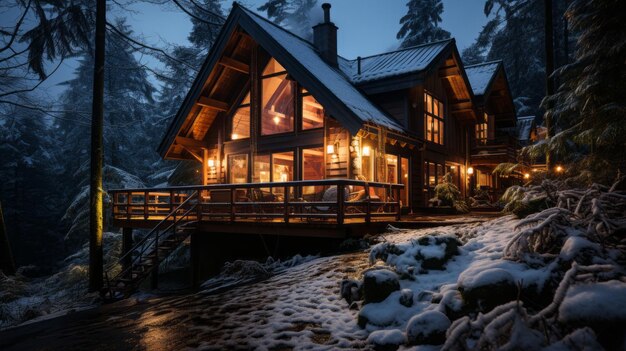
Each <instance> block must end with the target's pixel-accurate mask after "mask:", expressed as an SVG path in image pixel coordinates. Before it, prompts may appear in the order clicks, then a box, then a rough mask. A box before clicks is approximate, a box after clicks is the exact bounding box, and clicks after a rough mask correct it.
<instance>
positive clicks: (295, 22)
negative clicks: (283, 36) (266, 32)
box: [258, 0, 317, 39]
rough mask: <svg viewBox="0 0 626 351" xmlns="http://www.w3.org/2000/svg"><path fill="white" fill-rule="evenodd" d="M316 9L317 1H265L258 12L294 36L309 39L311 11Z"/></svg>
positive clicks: (310, 35)
mask: <svg viewBox="0 0 626 351" xmlns="http://www.w3.org/2000/svg"><path fill="white" fill-rule="evenodd" d="M316 7H317V0H267V1H266V2H265V3H264V4H263V5H261V6H259V8H258V10H259V11H263V12H266V13H267V18H269V19H270V20H271V21H273V22H274V23H276V24H278V25H280V26H283V27H285V28H287V29H288V30H290V31H292V32H294V33H295V34H297V35H299V36H301V37H303V38H305V39H311V37H312V35H313V32H312V30H311V28H312V27H313V26H314V25H316V24H317V23H311V16H310V14H311V11H312V10H313V9H314V8H316Z"/></svg>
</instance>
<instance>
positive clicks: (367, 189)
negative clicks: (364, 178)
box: [364, 183, 372, 224]
mask: <svg viewBox="0 0 626 351" xmlns="http://www.w3.org/2000/svg"><path fill="white" fill-rule="evenodd" d="M364 189H365V198H366V199H367V203H366V204H365V223H367V224H369V223H370V222H371V221H372V197H371V196H370V185H369V184H368V183H365V188H364Z"/></svg>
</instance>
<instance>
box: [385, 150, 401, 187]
mask: <svg viewBox="0 0 626 351" xmlns="http://www.w3.org/2000/svg"><path fill="white" fill-rule="evenodd" d="M386 157H387V183H397V182H398V157H397V156H396V155H390V154H387V155H386Z"/></svg>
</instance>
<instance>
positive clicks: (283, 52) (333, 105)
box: [158, 3, 407, 157]
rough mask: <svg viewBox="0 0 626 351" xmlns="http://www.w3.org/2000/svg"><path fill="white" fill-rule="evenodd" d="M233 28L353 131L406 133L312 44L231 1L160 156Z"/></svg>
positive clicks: (199, 90) (171, 139) (171, 126)
mask: <svg viewBox="0 0 626 351" xmlns="http://www.w3.org/2000/svg"><path fill="white" fill-rule="evenodd" d="M237 28H241V29H242V30H243V31H245V32H246V33H247V35H249V36H250V37H252V39H253V40H254V41H256V42H257V43H258V44H259V45H260V46H261V47H263V49H265V50H266V51H267V52H268V53H269V54H270V55H271V56H272V57H274V58H275V59H276V60H277V61H278V62H279V63H280V64H281V65H282V66H283V67H285V69H287V71H288V72H289V74H290V75H291V76H292V77H293V78H294V79H295V80H296V81H298V82H299V83H300V84H302V85H304V87H305V88H307V90H309V91H310V92H311V93H312V94H313V95H314V96H315V98H316V99H317V100H318V101H319V102H320V103H321V104H322V105H323V106H324V107H325V109H326V110H327V112H328V113H329V114H330V115H332V116H333V117H334V118H335V119H337V121H339V123H341V124H342V125H343V126H344V127H345V128H346V129H348V130H349V131H350V132H351V133H353V134H356V133H357V132H358V130H359V129H361V128H362V127H363V126H364V125H366V124H370V123H372V124H375V125H378V126H382V127H385V128H388V129H390V130H392V131H395V132H400V133H407V132H406V131H405V130H404V128H403V127H402V126H401V125H400V124H399V123H398V122H397V121H396V120H395V119H393V118H392V117H390V116H389V115H388V114H387V113H386V112H384V111H382V110H381V109H380V108H378V107H377V106H376V105H374V104H373V103H372V102H371V101H370V100H369V99H368V98H367V97H365V96H364V95H363V93H361V92H360V91H359V90H358V89H357V88H356V87H355V86H354V85H352V83H351V82H350V81H349V80H348V78H347V77H346V76H345V75H344V74H343V72H341V71H340V70H339V69H338V68H335V67H332V66H331V65H329V64H328V63H326V62H325V61H324V60H323V59H322V58H321V57H320V56H319V55H318V53H317V52H316V50H315V48H314V47H313V45H312V44H311V43H309V42H307V41H305V40H303V39H301V38H299V37H297V36H296V35H294V34H292V33H290V32H288V31H286V30H284V29H282V28H280V27H278V26H277V25H275V24H273V23H272V22H270V21H268V20H266V19H265V18H263V17H261V16H259V15H257V14H255V13H253V12H252V11H250V10H248V9H246V8H244V7H242V6H241V5H238V4H237V3H234V4H233V9H232V11H231V13H230V14H229V16H228V18H227V19H226V23H225V24H224V26H223V28H222V30H221V32H220V34H219V36H218V38H217V40H216V42H215V44H214V45H213V47H212V48H211V50H210V52H209V55H208V57H207V59H206V61H205V62H204V64H203V65H202V67H201V69H200V73H199V74H198V76H197V77H196V79H195V81H194V83H193V85H192V87H191V89H190V91H189V93H188V94H187V96H186V97H185V99H184V101H183V104H182V106H181V108H180V109H179V111H178V113H177V114H176V116H175V117H174V119H173V120H172V122H171V123H170V126H169V128H168V130H167V132H166V134H165V136H164V138H163V141H162V142H161V144H160V145H159V149H158V151H159V153H160V154H161V155H162V156H164V157H165V155H166V153H167V150H168V149H169V147H170V146H171V145H172V143H173V142H174V140H175V138H176V135H177V133H178V131H179V130H180V128H181V126H182V125H183V123H184V121H185V119H186V118H187V116H188V115H189V113H190V111H191V109H192V107H193V105H194V104H195V103H196V101H197V100H198V99H199V98H200V95H201V92H202V88H203V86H204V84H205V82H206V80H207V78H208V76H209V74H210V73H211V71H212V70H213V68H214V67H215V66H216V65H217V62H218V60H219V58H220V57H221V55H222V52H223V50H224V47H225V45H226V43H227V42H228V40H229V38H230V37H231V35H232V34H233V32H234V31H235V29H237Z"/></svg>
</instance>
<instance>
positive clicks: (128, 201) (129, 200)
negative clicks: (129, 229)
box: [126, 191, 133, 221]
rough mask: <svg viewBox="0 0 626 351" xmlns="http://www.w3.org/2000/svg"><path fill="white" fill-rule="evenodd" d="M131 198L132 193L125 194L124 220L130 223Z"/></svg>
mask: <svg viewBox="0 0 626 351" xmlns="http://www.w3.org/2000/svg"><path fill="white" fill-rule="evenodd" d="M132 198H133V193H132V192H130V191H128V192H126V219H127V220H129V221H130V204H131V199H132Z"/></svg>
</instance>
